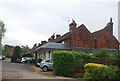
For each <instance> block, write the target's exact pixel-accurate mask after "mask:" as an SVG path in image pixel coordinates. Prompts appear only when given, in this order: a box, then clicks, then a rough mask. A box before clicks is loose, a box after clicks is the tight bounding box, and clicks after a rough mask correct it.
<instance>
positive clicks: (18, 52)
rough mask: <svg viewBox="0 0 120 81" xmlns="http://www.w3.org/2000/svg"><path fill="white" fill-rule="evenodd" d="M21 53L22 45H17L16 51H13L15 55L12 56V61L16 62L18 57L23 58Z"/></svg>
mask: <svg viewBox="0 0 120 81" xmlns="http://www.w3.org/2000/svg"><path fill="white" fill-rule="evenodd" d="M21 53H22V49H21V48H20V46H16V47H15V48H14V52H13V56H12V59H11V61H12V62H15V61H16V59H20V58H21V55H20V54H21Z"/></svg>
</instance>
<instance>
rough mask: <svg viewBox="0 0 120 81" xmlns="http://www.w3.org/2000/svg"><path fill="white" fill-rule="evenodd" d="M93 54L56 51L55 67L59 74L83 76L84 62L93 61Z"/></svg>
mask: <svg viewBox="0 0 120 81" xmlns="http://www.w3.org/2000/svg"><path fill="white" fill-rule="evenodd" d="M92 57H93V56H92V55H89V54H86V53H82V52H73V51H54V52H53V54H52V59H53V69H54V72H55V73H56V74H57V75H61V76H69V77H75V76H78V75H80V77H82V76H83V73H84V68H83V66H84V64H86V63H88V62H91V61H92V59H91V58H92Z"/></svg>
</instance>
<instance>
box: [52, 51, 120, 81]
mask: <svg viewBox="0 0 120 81" xmlns="http://www.w3.org/2000/svg"><path fill="white" fill-rule="evenodd" d="M52 59H53V68H54V69H53V70H54V73H55V74H56V75H59V76H65V77H73V78H82V79H85V80H87V81H101V79H102V80H104V81H108V80H116V81H118V80H119V75H120V69H119V68H118V67H119V64H120V54H118V53H109V52H108V51H107V49H101V50H100V51H96V52H94V53H93V54H86V53H82V52H73V51H54V52H53V54H52Z"/></svg>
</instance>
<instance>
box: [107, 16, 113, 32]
mask: <svg viewBox="0 0 120 81" xmlns="http://www.w3.org/2000/svg"><path fill="white" fill-rule="evenodd" d="M106 30H107V31H109V32H110V33H111V34H113V22H112V18H110V22H109V23H108V24H107V28H106Z"/></svg>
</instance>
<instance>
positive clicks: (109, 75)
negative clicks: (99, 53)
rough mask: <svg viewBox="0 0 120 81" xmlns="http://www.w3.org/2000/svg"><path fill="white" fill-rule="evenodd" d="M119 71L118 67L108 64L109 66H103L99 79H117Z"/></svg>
mask: <svg viewBox="0 0 120 81" xmlns="http://www.w3.org/2000/svg"><path fill="white" fill-rule="evenodd" d="M119 73H120V72H119V71H118V67H113V66H109V68H105V69H104V70H103V72H102V73H101V79H104V80H106V81H108V80H113V79H119Z"/></svg>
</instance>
